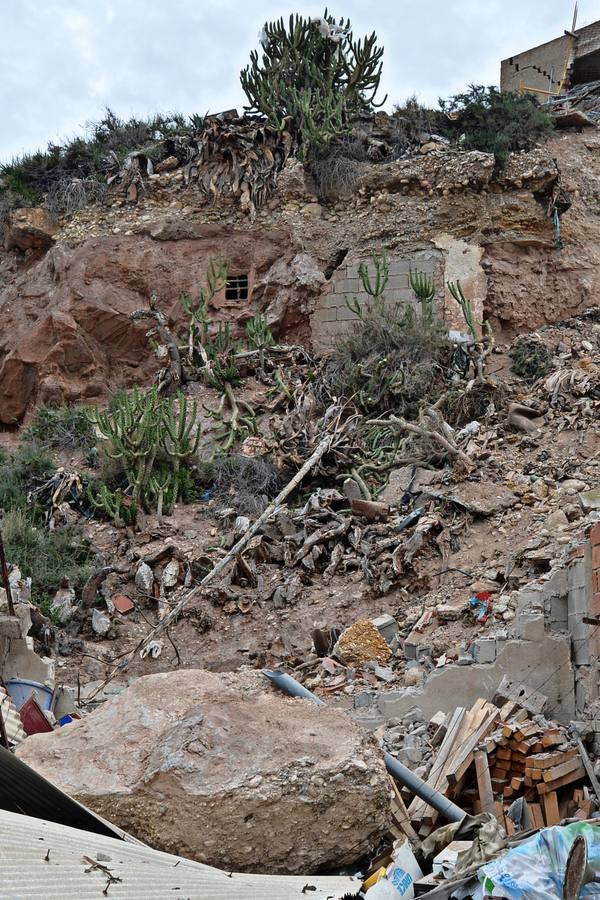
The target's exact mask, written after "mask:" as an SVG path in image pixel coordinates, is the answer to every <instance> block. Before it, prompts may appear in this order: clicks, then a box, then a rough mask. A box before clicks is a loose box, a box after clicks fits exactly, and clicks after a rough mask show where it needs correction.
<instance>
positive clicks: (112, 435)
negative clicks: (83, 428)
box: [88, 387, 200, 521]
mask: <svg viewBox="0 0 600 900" xmlns="http://www.w3.org/2000/svg"><path fill="white" fill-rule="evenodd" d="M88 416H89V419H90V421H91V423H92V424H93V425H94V426H95V427H96V429H97V431H98V432H99V433H100V435H101V436H102V437H103V438H104V439H105V440H106V446H105V448H104V452H105V454H106V456H107V457H108V458H109V459H113V460H116V461H118V463H119V464H120V466H121V469H122V471H123V473H124V475H125V478H126V480H127V487H126V489H125V491H122V492H121V491H115V492H111V491H109V490H108V488H107V487H106V485H103V486H102V487H101V488H100V490H99V491H98V492H97V493H96V494H94V493H93V492H91V491H90V493H89V497H90V500H91V502H92V503H93V504H94V506H96V507H97V508H98V509H102V510H103V511H104V512H106V513H107V514H108V515H110V516H111V517H112V518H115V519H117V518H118V519H121V520H123V521H128V519H135V516H136V514H137V510H138V509H139V508H140V506H141V505H144V506H146V507H149V506H150V505H151V503H152V501H153V500H156V501H157V503H156V505H157V506H159V507H160V511H162V507H163V504H164V505H165V506H167V505H168V506H172V505H173V504H174V503H176V502H177V497H178V492H179V482H180V477H179V473H180V467H181V462H182V460H185V459H189V458H190V457H191V456H193V455H194V454H195V453H196V450H197V449H198V443H199V441H200V428H199V427H198V421H197V420H198V410H197V405H196V403H195V402H194V403H192V404H191V405H190V404H189V403H188V399H187V397H186V396H185V394H182V393H179V394H178V395H177V397H176V398H174V397H162V396H161V395H160V394H159V391H158V388H157V387H152V388H150V389H149V390H147V391H140V390H139V389H138V388H137V387H135V388H134V390H133V392H132V393H131V394H121V395H119V396H117V397H116V398H115V400H114V401H113V403H112V405H111V406H110V407H109V408H108V409H106V410H104V411H101V410H99V409H90V410H89V412H88ZM165 463H166V468H165ZM159 466H160V470H161V474H160V477H159V476H158V475H157V471H156V470H157V468H158V467H159ZM165 472H166V473H167V474H165ZM165 500H166V503H165Z"/></svg>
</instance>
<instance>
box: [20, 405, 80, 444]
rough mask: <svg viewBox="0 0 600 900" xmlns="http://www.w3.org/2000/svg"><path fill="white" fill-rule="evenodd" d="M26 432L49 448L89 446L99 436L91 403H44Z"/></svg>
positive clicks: (27, 436) (33, 439) (29, 437)
mask: <svg viewBox="0 0 600 900" xmlns="http://www.w3.org/2000/svg"><path fill="white" fill-rule="evenodd" d="M25 435H26V438H27V439H29V440H31V441H33V442H34V443H35V444H36V445H37V446H38V447H40V448H44V449H49V450H64V449H67V448H68V449H72V448H81V449H87V448H89V447H90V446H92V444H93V443H94V440H95V435H94V427H93V425H92V423H91V422H90V419H89V407H87V406H59V407H50V406H40V407H38V409H37V410H36V413H35V416H34V419H33V422H32V423H31V425H30V426H29V428H28V429H27V430H26V432H25Z"/></svg>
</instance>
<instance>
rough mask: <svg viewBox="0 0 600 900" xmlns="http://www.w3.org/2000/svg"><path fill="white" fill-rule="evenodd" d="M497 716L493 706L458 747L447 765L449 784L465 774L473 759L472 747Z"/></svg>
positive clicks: (491, 725) (488, 729)
mask: <svg viewBox="0 0 600 900" xmlns="http://www.w3.org/2000/svg"><path fill="white" fill-rule="evenodd" d="M497 718H498V710H497V709H496V707H494V708H493V712H491V713H488V714H487V715H486V717H485V718H484V719H483V721H482V722H481V724H480V725H479V727H478V729H477V731H475V733H474V734H472V735H470V737H469V738H468V740H467V742H466V744H465V745H464V747H463V748H461V749H460V751H459V753H458V755H457V756H456V757H454V758H453V759H452V760H451V761H450V764H449V766H448V771H447V772H446V778H447V779H448V783H449V784H456V783H457V782H458V781H459V780H460V779H461V778H462V776H463V775H464V774H465V772H466V771H467V769H468V768H469V766H470V765H471V763H472V761H473V748H474V747H476V746H477V744H478V743H479V741H480V740H481V739H482V738H483V737H484V736H485V735H486V734H487V733H488V731H490V730H491V729H492V728H493V726H494V723H495V721H496V719H497Z"/></svg>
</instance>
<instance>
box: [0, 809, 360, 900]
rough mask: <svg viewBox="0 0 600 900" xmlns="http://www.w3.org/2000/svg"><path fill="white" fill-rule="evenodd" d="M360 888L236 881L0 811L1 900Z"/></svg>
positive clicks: (284, 895)
mask: <svg viewBox="0 0 600 900" xmlns="http://www.w3.org/2000/svg"><path fill="white" fill-rule="evenodd" d="M274 839H276V835H274ZM86 858H87V859H86ZM88 860H92V861H96V862H97V863H98V866H96V867H95V866H94V865H93V863H90V862H89V861H88ZM101 867H104V868H101ZM116 879H118V880H116ZM359 888H360V882H359V881H357V879H354V878H347V877H339V878H336V877H332V878H330V877H321V876H317V877H312V876H306V877H300V878H298V877H295V876H294V877H290V876H277V875H231V874H227V873H226V872H221V871H220V870H218V869H213V868H211V867H210V866H204V865H202V864H201V863H195V862H191V861H190V860H187V859H181V858H180V857H177V856H171V855H169V854H168V853H160V852H159V851H157V850H151V849H150V848H149V847H144V846H143V845H140V844H132V843H129V842H127V841H119V840H116V839H115V838H110V837H104V836H101V835H97V834H89V833H87V832H85V831H79V830H77V829H74V828H68V827H66V826H64V825H57V824H56V823H54V822H48V821H43V820H41V819H35V818H31V817H29V816H22V815H18V814H16V813H10V812H0V897H1V898H2V900H32V898H40V900H41V898H43V900H66V898H70V900H88V898H90V900H91V898H93V900H105V898H106V897H108V900H123V898H127V900H133V898H135V900H167V898H174V900H175V898H176V900H307V898H310V900H339V898H340V897H342V896H343V895H344V894H345V893H347V892H357V891H358V890H359Z"/></svg>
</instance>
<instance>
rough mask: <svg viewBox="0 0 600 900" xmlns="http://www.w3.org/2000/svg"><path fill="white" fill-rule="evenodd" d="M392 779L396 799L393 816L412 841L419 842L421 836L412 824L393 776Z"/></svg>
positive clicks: (394, 800) (393, 805)
mask: <svg viewBox="0 0 600 900" xmlns="http://www.w3.org/2000/svg"><path fill="white" fill-rule="evenodd" d="M390 781H391V782H392V787H393V789H394V799H393V802H392V816H393V819H394V822H395V823H396V825H397V826H398V828H400V830H401V831H402V832H403V833H404V834H405V835H406V837H407V838H408V840H409V841H410V842H411V843H414V844H418V843H419V836H418V834H417V833H416V831H415V830H414V828H413V827H412V825H411V822H410V816H409V815H408V810H407V808H406V806H405V803H404V800H403V799H402V794H401V793H400V788H399V787H398V785H397V784H396V782H395V780H394V779H393V778H392V777H391V776H390Z"/></svg>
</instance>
